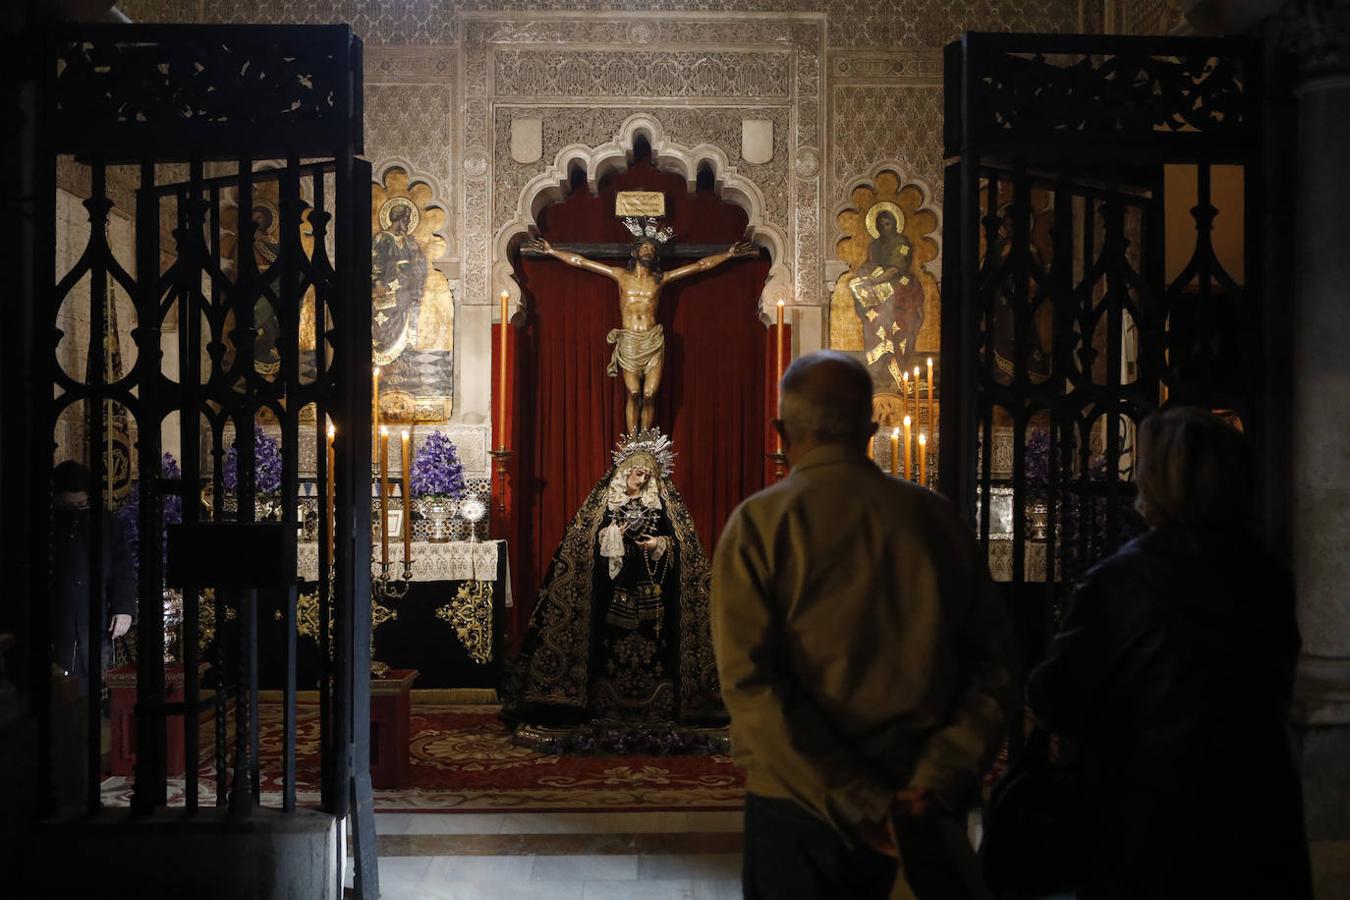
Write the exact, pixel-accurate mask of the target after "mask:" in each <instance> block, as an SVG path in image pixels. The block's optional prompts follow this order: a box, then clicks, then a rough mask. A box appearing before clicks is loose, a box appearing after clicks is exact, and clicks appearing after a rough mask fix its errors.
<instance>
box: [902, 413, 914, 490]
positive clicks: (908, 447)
mask: <svg viewBox="0 0 1350 900" xmlns="http://www.w3.org/2000/svg"><path fill="white" fill-rule="evenodd" d="M910 421H911V420H910V418H909V416H905V418H904V426H905V478H909V477H910V474H909V473H910V467H909V456H910V453H909V451H910V448H911V447H912V446H913V445H912V444H910V442H909V435H910V431H909V426H910Z"/></svg>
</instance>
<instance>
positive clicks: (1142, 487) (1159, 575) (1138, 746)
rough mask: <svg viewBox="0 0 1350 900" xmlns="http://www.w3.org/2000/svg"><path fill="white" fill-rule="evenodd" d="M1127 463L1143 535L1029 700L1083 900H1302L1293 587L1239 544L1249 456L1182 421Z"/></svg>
mask: <svg viewBox="0 0 1350 900" xmlns="http://www.w3.org/2000/svg"><path fill="white" fill-rule="evenodd" d="M1139 447H1140V467H1139V471H1138V487H1139V510H1140V512H1141V513H1142V514H1143V516H1144V519H1145V521H1146V522H1148V524H1149V525H1150V526H1151V527H1152V530H1150V531H1149V532H1147V533H1146V534H1144V535H1142V536H1140V537H1139V538H1137V539H1135V540H1133V541H1131V542H1130V543H1129V544H1127V545H1125V546H1124V547H1123V548H1122V549H1121V550H1120V551H1119V552H1118V553H1116V554H1115V555H1114V556H1112V557H1111V558H1110V559H1107V560H1106V561H1104V562H1103V563H1101V564H1100V565H1098V566H1097V567H1096V568H1095V569H1093V570H1092V571H1091V572H1089V573H1088V575H1087V578H1086V580H1085V581H1084V582H1083V584H1082V585H1081V586H1080V587H1079V589H1078V591H1077V593H1076V595H1075V597H1074V600H1073V604H1072V606H1071V608H1070V610H1069V612H1068V615H1067V617H1066V618H1065V621H1064V623H1063V629H1062V631H1061V632H1060V633H1059V634H1058V635H1057V636H1056V638H1055V640H1054V644H1053V647H1052V649H1051V651H1050V655H1049V658H1048V659H1047V660H1046V662H1045V663H1044V664H1043V665H1042V666H1041V667H1040V668H1039V669H1037V670H1036V671H1035V672H1034V673H1033V674H1032V676H1031V678H1030V680H1029V682H1028V686H1027V694H1028V701H1029V703H1030V705H1031V708H1032V711H1033V712H1034V713H1035V715H1036V719H1037V721H1038V723H1039V724H1040V726H1041V727H1043V728H1045V729H1046V730H1048V731H1050V732H1051V733H1053V734H1056V735H1059V736H1060V738H1061V742H1062V747H1063V748H1064V749H1063V752H1065V753H1076V754H1077V759H1078V765H1079V771H1080V773H1081V777H1082V782H1081V784H1082V795H1083V801H1084V809H1085V810H1086V812H1085V815H1086V818H1087V821H1085V822H1084V823H1083V828H1082V832H1081V833H1082V835H1083V839H1084V843H1085V845H1086V846H1085V847H1084V851H1083V852H1084V855H1083V859H1082V860H1080V862H1081V863H1082V871H1083V872H1084V873H1085V874H1084V878H1083V881H1082V883H1080V885H1079V886H1078V896H1079V898H1081V900H1097V898H1127V897H1128V898H1155V897H1156V898H1163V897H1166V898H1172V897H1176V898H1182V897H1186V898H1192V897H1195V898H1198V897H1270V898H1274V897H1279V898H1282V900H1301V898H1307V897H1310V896H1311V887H1310V876H1309V869H1308V855H1307V842H1306V840H1305V837H1304V829H1303V810H1302V798H1301V789H1300V785H1299V780H1298V776H1297V773H1296V772H1295V769H1294V764H1293V759H1292V755H1291V751H1290V745H1289V738H1288V734H1287V722H1288V710H1289V702H1290V695H1291V691H1292V688H1293V679H1294V666H1295V661H1296V659H1297V656H1298V649H1299V636H1298V627H1297V624H1296V622H1295V617H1294V589H1293V581H1292V578H1291V576H1290V574H1289V572H1288V571H1287V570H1286V569H1285V568H1284V567H1283V566H1282V565H1280V564H1279V563H1278V562H1277V561H1276V560H1275V559H1274V558H1273V557H1272V556H1271V555H1270V553H1269V552H1268V551H1267V550H1266V549H1265V548H1264V547H1262V546H1261V544H1260V542H1259V541H1258V540H1257V539H1255V538H1254V537H1253V536H1252V535H1251V534H1250V533H1249V532H1248V530H1247V525H1248V522H1249V519H1250V515H1251V506H1252V498H1253V493H1254V485H1255V465H1254V462H1253V459H1252V456H1251V452H1250V449H1249V448H1248V446H1247V444H1246V441H1245V439H1244V438H1243V437H1242V435H1241V434H1240V433H1238V432H1237V431H1236V430H1234V429H1233V428H1231V427H1229V426H1228V425H1226V424H1225V423H1223V422H1222V421H1221V420H1219V419H1218V418H1216V417H1214V416H1212V415H1210V414H1209V413H1206V412H1203V411H1201V410H1198V409H1194V408H1177V409H1172V410H1168V411H1166V412H1163V413H1160V414H1156V415H1154V416H1152V417H1150V418H1149V419H1148V420H1147V421H1145V422H1144V424H1143V426H1142V428H1141V429H1140V433H1139Z"/></svg>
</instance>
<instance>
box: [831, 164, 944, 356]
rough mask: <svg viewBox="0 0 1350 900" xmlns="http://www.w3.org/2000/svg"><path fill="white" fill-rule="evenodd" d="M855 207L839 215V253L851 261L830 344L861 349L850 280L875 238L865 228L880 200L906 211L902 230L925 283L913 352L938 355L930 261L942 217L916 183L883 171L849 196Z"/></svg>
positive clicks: (838, 289) (837, 293)
mask: <svg viewBox="0 0 1350 900" xmlns="http://www.w3.org/2000/svg"><path fill="white" fill-rule="evenodd" d="M849 199H850V200H851V202H852V205H851V206H850V207H849V208H848V209H846V210H844V211H843V212H841V213H840V214H839V217H838V219H837V222H838V224H839V229H840V230H841V231H843V232H844V233H845V234H846V235H847V237H845V238H842V239H841V240H840V241H839V242H838V243H837V244H836V245H835V256H836V257H837V258H839V259H841V260H843V261H844V262H846V263H848V267H849V271H847V272H845V273H844V274H843V275H841V276H839V279H838V280H837V281H836V282H835V284H834V291H833V293H832V294H831V296H830V347H831V348H833V349H835V350H853V351H861V350H863V333H862V320H861V319H859V318H858V314H857V311H856V310H855V309H854V306H853V295H852V293H851V292H850V291H849V288H848V282H849V280H850V279H851V278H853V277H855V276H856V275H857V272H858V269H859V267H860V266H861V265H862V264H863V263H864V262H865V261H866V260H867V248H868V247H869V245H870V244H871V242H872V236H871V235H870V234H868V232H867V223H866V219H867V213H868V211H869V210H871V209H872V208H873V207H874V206H876V205H877V204H879V203H894V204H895V205H896V206H897V207H899V208H900V210H901V212H902V213H904V217H905V223H904V227H903V228H902V229H901V234H903V235H904V236H905V237H906V238H908V239H909V242H910V243H911V244H912V245H913V247H914V271H915V272H916V273H917V275H918V278H919V283H920V284H922V285H923V296H924V301H923V326H922V327H921V328H920V329H919V337H918V340H917V341H916V343H915V352H918V353H936V351H937V349H938V344H939V340H940V337H939V336H940V335H941V333H942V323H941V303H940V300H941V293H940V288H939V286H938V281H937V279H936V278H934V277H933V275H932V273H931V272H929V271H928V268H927V264H928V263H930V262H932V261H933V260H935V259H937V256H938V243H937V238H938V234H937V230H938V217H937V213H936V212H934V211H933V210H932V209H930V208H929V207H928V206H927V198H926V197H925V196H924V192H923V191H922V190H921V189H920V188H919V187H918V186H917V185H915V184H901V182H900V176H899V175H897V174H896V173H895V172H891V171H883V172H881V173H880V174H879V175H877V177H876V181H875V183H874V184H870V185H863V186H861V187H858V188H855V189H854V191H853V194H852V195H851V197H850V198H849Z"/></svg>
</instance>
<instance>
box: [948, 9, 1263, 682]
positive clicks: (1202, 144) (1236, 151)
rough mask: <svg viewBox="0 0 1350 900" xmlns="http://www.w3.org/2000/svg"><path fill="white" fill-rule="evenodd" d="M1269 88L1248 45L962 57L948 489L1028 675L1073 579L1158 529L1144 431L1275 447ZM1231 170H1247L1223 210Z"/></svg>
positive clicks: (1179, 43) (1167, 41)
mask: <svg viewBox="0 0 1350 900" xmlns="http://www.w3.org/2000/svg"><path fill="white" fill-rule="evenodd" d="M1259 74H1260V72H1259V66H1258V57H1257V54H1256V53H1255V52H1254V45H1252V44H1250V43H1248V42H1246V41H1244V40H1208V39H1206V40H1200V39H1190V38H1104V37H1102V38H1098V37H1077V36H1062V37H1051V36H1038V35H986V34H970V35H967V36H966V38H965V39H964V40H963V41H961V42H958V43H955V44H952V45H950V46H949V47H948V48H947V75H946V91H947V96H946V100H947V104H948V106H947V113H948V115H947V123H946V148H947V154H948V156H949V157H954V158H957V159H956V161H954V162H952V163H951V164H950V165H949V167H948V171H947V185H946V192H945V193H946V199H947V207H946V218H945V222H944V252H945V254H946V255H947V264H946V265H945V266H944V275H945V284H944V285H943V288H944V290H943V341H942V345H943V351H944V361H945V365H944V386H945V391H944V395H943V396H944V400H946V401H947V402H946V403H944V405H943V411H942V423H941V427H942V436H943V438H942V442H941V454H942V463H943V464H942V468H941V488H942V490H943V491H944V493H946V494H948V495H949V496H951V497H953V498H954V499H955V500H956V502H957V503H958V504H959V506H960V508H961V510H962V511H963V513H965V514H966V515H968V516H971V517H972V519H973V521H974V522H975V523H976V526H977V529H978V532H979V536H980V539H981V541H982V542H983V543H984V544H985V546H986V547H987V548H988V550H989V555H990V559H991V565H992V566H993V568H994V569H995V574H996V576H997V577H998V578H1000V580H1002V581H1004V582H1006V583H1007V590H1008V596H1009V600H1010V603H1011V605H1012V608H1013V609H1014V610H1015V611H1016V612H1017V613H1018V614H1019V616H1020V621H1019V625H1020V628H1021V631H1022V636H1023V639H1024V645H1025V646H1026V647H1027V648H1028V654H1029V656H1030V657H1031V659H1030V660H1029V662H1034V661H1035V658H1036V657H1037V656H1038V654H1039V650H1038V648H1040V647H1042V646H1043V640H1044V638H1045V637H1046V636H1047V635H1048V633H1049V632H1050V631H1051V630H1052V629H1053V628H1054V626H1055V623H1056V619H1057V616H1058V606H1059V603H1060V601H1061V598H1062V594H1063V587H1064V585H1065V584H1066V582H1067V581H1068V579H1070V578H1071V577H1072V576H1074V575H1076V574H1078V573H1080V572H1081V571H1082V570H1083V569H1084V568H1085V567H1086V566H1088V565H1089V564H1091V563H1092V562H1094V561H1095V560H1097V559H1100V558H1101V557H1102V556H1104V555H1105V554H1108V553H1110V552H1112V551H1113V550H1114V549H1115V548H1116V547H1117V546H1119V544H1120V543H1121V542H1122V541H1123V540H1124V539H1126V538H1127V537H1129V535H1130V534H1131V533H1132V532H1133V531H1134V530H1136V529H1138V528H1139V527H1141V523H1139V522H1138V520H1137V519H1136V518H1135V517H1134V513H1133V509H1132V505H1133V500H1134V496H1135V492H1134V485H1133V465H1134V434H1135V429H1136V427H1137V425H1138V423H1139V422H1140V421H1141V420H1142V419H1143V418H1144V417H1145V416H1147V415H1148V414H1149V413H1150V412H1151V411H1153V410H1154V409H1156V408H1157V407H1159V406H1160V405H1163V404H1165V403H1178V402H1180V403H1189V404H1196V405H1200V406H1204V407H1206V408H1210V409H1223V410H1229V411H1231V412H1232V413H1233V414H1234V415H1236V416H1237V417H1238V418H1239V419H1241V421H1242V422H1243V424H1244V427H1246V429H1247V431H1248V433H1249V434H1253V435H1255V436H1257V437H1258V439H1259V434H1260V430H1261V427H1262V417H1261V409H1260V404H1259V398H1260V395H1261V391H1260V383H1261V377H1262V376H1261V373H1262V360H1261V354H1260V351H1259V348H1260V346H1261V340H1260V335H1259V333H1258V329H1259V327H1260V322H1261V320H1262V317H1261V315H1260V314H1259V312H1260V303H1259V298H1258V296H1257V293H1256V288H1257V286H1258V285H1259V280H1258V279H1256V278H1254V277H1253V274H1252V273H1253V270H1254V269H1255V268H1256V266H1255V265H1254V258H1255V254H1254V252H1252V250H1251V249H1249V248H1252V247H1253V246H1254V245H1255V243H1256V242H1255V240H1253V239H1252V231H1251V228H1252V227H1253V226H1252V225H1251V224H1250V223H1253V222H1255V221H1259V215H1258V213H1259V196H1258V191H1257V190H1256V189H1255V188H1253V189H1250V190H1248V189H1246V187H1245V186H1246V179H1245V175H1244V174H1242V173H1245V171H1247V170H1248V169H1250V168H1252V167H1254V166H1256V165H1257V164H1258V163H1259V152H1260V148H1259V146H1258V143H1257V141H1256V137H1255V136H1256V134H1257V131H1256V121H1257V115H1256V113H1257V106H1256V104H1257V96H1258V94H1259V91H1258V90H1257V81H1258V79H1259ZM1220 165H1223V166H1227V167H1236V171H1238V172H1239V175H1238V176H1237V177H1236V187H1235V188H1232V189H1229V190H1227V191H1226V192H1222V194H1221V192H1219V191H1216V190H1215V189H1214V174H1215V172H1216V170H1217V167H1218V166H1220ZM1178 172H1183V173H1184V174H1186V175H1187V176H1188V177H1190V178H1192V179H1193V184H1194V195H1193V197H1189V198H1187V199H1186V200H1185V201H1184V202H1183V201H1180V200H1178V199H1177V196H1178V194H1177V191H1178V190H1179V188H1177V186H1176V184H1177V183H1178V182H1177V180H1176V175H1177V173H1178ZM1169 186H1170V187H1169ZM1169 191H1170V192H1169ZM1221 206H1226V207H1227V208H1228V209H1227V211H1228V212H1229V219H1230V220H1231V219H1232V218H1234V217H1238V216H1241V217H1242V221H1244V222H1246V223H1248V224H1247V226H1246V228H1247V231H1246V233H1245V234H1240V235H1239V238H1240V240H1239V244H1240V247H1239V248H1238V250H1237V251H1236V252H1237V254H1238V256H1239V257H1241V258H1240V259H1239V260H1238V263H1239V264H1241V263H1243V262H1244V260H1245V261H1246V264H1245V265H1243V266H1242V268H1243V269H1244V270H1245V274H1244V275H1237V274H1235V273H1234V272H1233V271H1230V267H1231V265H1232V261H1231V259H1228V260H1225V259H1224V258H1223V257H1222V254H1220V253H1219V252H1218V251H1217V250H1216V246H1215V241H1214V237H1213V234H1214V223H1215V220H1216V217H1217V216H1220V215H1221V214H1222V212H1223V211H1222V210H1221V209H1220V207H1221ZM1169 209H1170V210H1171V211H1172V215H1171V216H1169V215H1167V213H1168V211H1169ZM1178 211H1181V212H1182V213H1188V215H1189V218H1185V217H1184V216H1183V215H1178V214H1177V212H1178ZM1183 223H1184V224H1183ZM1230 256H1231V254H1230ZM1244 282H1245V283H1244ZM1038 585H1039V586H1038Z"/></svg>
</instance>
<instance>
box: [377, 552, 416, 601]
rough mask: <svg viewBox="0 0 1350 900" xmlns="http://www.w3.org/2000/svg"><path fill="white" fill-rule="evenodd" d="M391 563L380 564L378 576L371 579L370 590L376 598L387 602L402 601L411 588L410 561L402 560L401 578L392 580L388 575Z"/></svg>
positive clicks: (391, 566)
mask: <svg viewBox="0 0 1350 900" xmlns="http://www.w3.org/2000/svg"><path fill="white" fill-rule="evenodd" d="M393 565H394V564H393V563H380V574H379V575H376V576H375V577H374V578H372V579H371V582H370V584H371V588H372V589H373V590H374V592H375V595H376V596H377V597H383V598H385V599H388V600H402V599H403V598H404V597H405V596H407V594H408V588H409V587H411V586H412V560H410V559H408V560H404V562H403V573H402V574H403V577H402V578H394V577H392V576H391V575H390V574H389V570H390V569H391V568H393Z"/></svg>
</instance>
